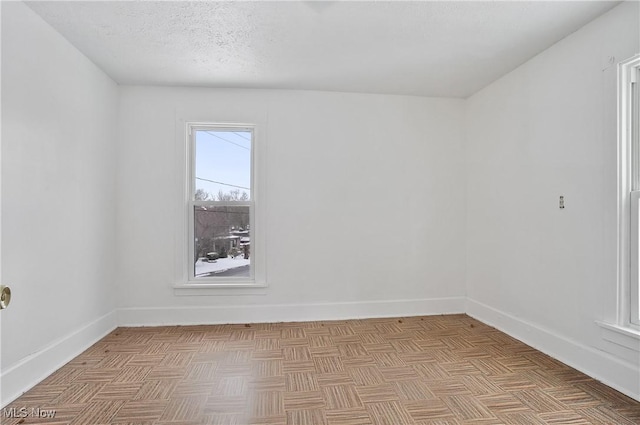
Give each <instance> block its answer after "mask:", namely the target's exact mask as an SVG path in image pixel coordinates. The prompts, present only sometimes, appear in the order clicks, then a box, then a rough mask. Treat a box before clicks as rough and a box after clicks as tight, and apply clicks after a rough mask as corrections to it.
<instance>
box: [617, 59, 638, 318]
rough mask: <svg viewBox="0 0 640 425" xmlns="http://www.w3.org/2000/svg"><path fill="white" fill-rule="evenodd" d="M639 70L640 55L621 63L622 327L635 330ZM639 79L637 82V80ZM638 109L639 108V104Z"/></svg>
mask: <svg viewBox="0 0 640 425" xmlns="http://www.w3.org/2000/svg"><path fill="white" fill-rule="evenodd" d="M638 69H640V55H636V56H634V57H632V58H630V59H628V60H626V61H622V62H620V63H619V64H618V175H619V181H618V188H619V190H618V216H619V217H618V223H619V225H618V239H619V241H618V242H619V243H618V257H619V258H618V267H619V269H618V324H619V325H620V326H623V327H627V328H633V329H640V320H638V316H639V314H638V313H639V309H640V305H639V301H638V292H639V291H640V287H639V279H638V278H639V277H640V263H639V262H638V254H639V250H640V238H639V237H638V230H639V229H638V220H639V218H640V217H639V214H640V209H639V208H638V202H640V155H639V154H640V143H639V142H640V140H637V141H636V142H635V144H636V145H637V148H636V149H635V150H634V148H633V146H634V141H633V138H634V132H633V129H632V123H631V119H632V113H633V109H634V108H633V107H632V101H633V98H632V96H631V93H632V89H631V86H630V84H632V81H633V79H632V76H634V74H635V76H637V73H638ZM635 76H634V79H637V77H635ZM635 84H636V90H637V87H638V84H640V81H636V82H635ZM636 103H637V99H636ZM635 107H636V108H637V104H636V106H635ZM636 133H637V128H636ZM635 137H637V134H636V135H635ZM634 235H635V237H634Z"/></svg>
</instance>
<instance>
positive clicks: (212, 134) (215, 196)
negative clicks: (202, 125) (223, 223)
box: [194, 130, 252, 201]
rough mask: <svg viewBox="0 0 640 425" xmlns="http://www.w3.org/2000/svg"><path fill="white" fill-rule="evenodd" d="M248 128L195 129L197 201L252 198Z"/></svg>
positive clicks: (249, 134) (195, 197)
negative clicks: (241, 129)
mask: <svg viewBox="0 0 640 425" xmlns="http://www.w3.org/2000/svg"><path fill="white" fill-rule="evenodd" d="M251 135H252V133H251V132H250V131H228V130H224V131H220V130H197V131H196V132H195V190H196V191H195V194H194V199H195V200H196V201H207V200H210V201H234V200H245V201H248V200H249V199H250V198H251Z"/></svg>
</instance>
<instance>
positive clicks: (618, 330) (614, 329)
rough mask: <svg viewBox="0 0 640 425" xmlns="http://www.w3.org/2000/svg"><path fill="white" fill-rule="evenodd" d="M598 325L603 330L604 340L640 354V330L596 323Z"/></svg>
mask: <svg viewBox="0 0 640 425" xmlns="http://www.w3.org/2000/svg"><path fill="white" fill-rule="evenodd" d="M596 324H597V325H598V326H600V327H601V328H602V338H603V339H605V340H607V341H609V342H612V343H614V344H617V345H621V346H623V347H626V348H629V349H630V350H634V351H638V352H640V330H638V329H635V328H631V327H627V326H620V325H614V324H611V323H605V322H596Z"/></svg>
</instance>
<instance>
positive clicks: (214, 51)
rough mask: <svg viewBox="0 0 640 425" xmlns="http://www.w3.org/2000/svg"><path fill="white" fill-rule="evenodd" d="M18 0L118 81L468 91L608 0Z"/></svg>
mask: <svg viewBox="0 0 640 425" xmlns="http://www.w3.org/2000/svg"><path fill="white" fill-rule="evenodd" d="M27 4H28V5H29V6H30V7H31V8H32V9H33V10H34V11H35V12H36V13H38V14H39V15H40V16H42V18H44V20H45V21H47V22H49V23H50V24H51V25H52V26H53V27H54V28H55V29H56V30H58V31H59V32H60V33H61V34H62V35H63V36H65V37H66V38H67V39H68V40H69V41H70V42H71V43H72V44H74V45H75V46H76V47H77V48H78V49H79V50H80V51H82V52H83V53H84V54H85V55H86V56H88V57H89V58H90V59H91V60H93V61H94V62H95V63H96V64H97V65H98V66H99V67H100V68H102V69H103V70H104V71H105V72H106V73H107V74H109V75H110V76H111V77H112V78H113V79H114V80H115V81H117V82H118V83H120V84H145V85H151V84H152V85H181V86H206V87H255V88H284V89H311V90H330V91H347V92H367V93H389V94H409V95H422V96H443V97H467V96H469V95H471V94H473V93H475V92H476V91H478V90H479V89H481V88H483V87H484V86H486V85H487V84H489V83H491V82H492V81H494V80H496V79H497V78H499V77H501V76H502V75H504V74H506V73H507V72H509V71H511V70H512V69H514V68H515V67H516V66H518V65H520V64H521V63H523V62H525V61H526V60H527V59H529V58H531V57H532V56H534V55H536V54H537V53H539V52H541V51H542V50H544V49H546V48H547V47H549V46H550V45H552V44H553V43H555V42H557V41H558V40H560V39H562V38H564V37H565V36H567V35H568V34H570V33H572V32H573V31H575V30H577V29H578V28H580V27H581V26H583V25H584V24H586V23H587V22H589V21H591V20H593V19H594V18H595V17H597V16H599V15H601V14H602V13H604V12H605V11H607V10H609V9H611V8H612V7H614V6H616V4H617V2H610V1H609V2H597V1H586V2H582V1H570V2H561V1H552V2H525V1H519V2H481V1H475V2H444V1H440V2H423V1H415V2H400V1H391V2H319V1H305V2H302V1H289V2H270V1H262V2H208V1H207V2H168V1H148V2H138V1H135V2H123V1H111V2H95V1H89V2H84V1H71V2H57V1H46V2H45V1H43V2H28V3H27Z"/></svg>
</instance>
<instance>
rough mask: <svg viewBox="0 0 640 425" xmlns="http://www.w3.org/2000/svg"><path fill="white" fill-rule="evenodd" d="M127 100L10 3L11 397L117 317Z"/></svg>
mask: <svg viewBox="0 0 640 425" xmlns="http://www.w3.org/2000/svg"><path fill="white" fill-rule="evenodd" d="M116 106H117V86H116V85H115V83H114V82H113V81H112V80H110V79H109V78H108V77H107V76H106V75H105V74H104V73H103V72H102V71H100V70H99V69H98V68H97V67H96V66H95V65H94V64H93V63H91V62H90V61H89V60H88V59H87V58H86V57H84V56H83V55H82V54H80V53H79V52H78V51H77V50H76V49H75V48H74V47H72V46H71V45H70V44H69V43H68V42H67V41H66V40H65V39H64V38H63V37H62V36H61V35H60V34H58V33H57V32H56V31H54V30H53V29H52V28H51V27H50V26H49V25H47V24H46V23H45V22H44V21H42V20H41V18H40V17H38V16H37V15H36V14H34V13H33V12H32V11H31V10H30V9H29V8H28V7H27V6H25V5H24V4H23V3H14V2H3V3H2V248H3V249H2V282H3V283H5V284H8V285H10V286H11V288H12V290H13V300H12V303H11V306H10V307H9V308H8V309H7V310H3V311H2V330H1V337H2V353H1V354H2V356H1V361H2V376H1V379H0V380H1V384H2V400H0V405H4V404H5V403H6V402H7V401H8V400H10V399H12V398H14V397H15V396H17V395H19V391H22V390H24V389H26V388H28V386H30V385H32V384H34V383H35V382H37V381H38V380H40V379H42V378H43V377H44V376H46V375H47V374H49V373H51V372H52V371H53V370H55V369H56V368H57V367H58V366H60V365H61V364H63V363H64V362H66V361H67V360H69V358H70V357H72V356H74V355H76V354H78V350H81V349H84V348H86V346H87V345H89V344H91V343H92V342H93V341H94V340H95V338H98V337H100V336H102V335H103V334H104V333H105V332H106V331H107V330H108V329H109V328H110V327H112V326H114V325H115V320H114V315H113V313H112V312H113V309H114V308H115V297H114V291H113V282H114V270H115V245H114V242H115V237H114V233H115V204H116V197H115V176H114V169H115V165H116V164H115V137H116V124H117V122H116V118H117V114H116ZM105 315H106V316H105Z"/></svg>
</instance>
